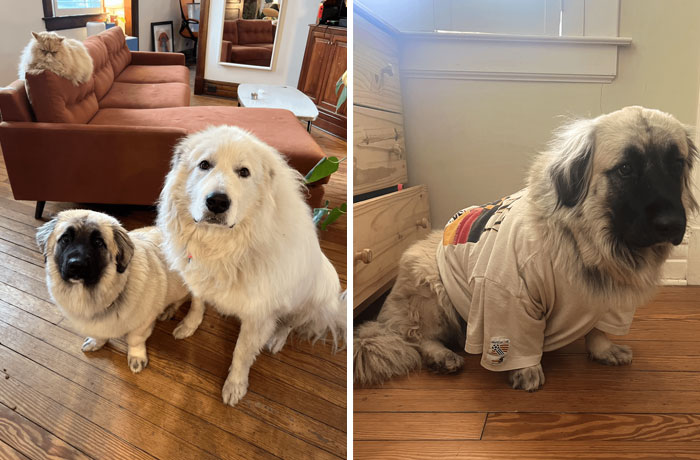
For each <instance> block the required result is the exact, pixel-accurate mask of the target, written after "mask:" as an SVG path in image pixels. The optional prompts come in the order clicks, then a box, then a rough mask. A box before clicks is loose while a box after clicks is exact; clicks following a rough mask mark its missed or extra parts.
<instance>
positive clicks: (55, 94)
mask: <svg viewBox="0 0 700 460" xmlns="http://www.w3.org/2000/svg"><path fill="white" fill-rule="evenodd" d="M25 79H26V80H25V82H26V87H27V95H28V96H29V100H30V101H31V104H32V108H33V109H34V114H35V115H36V120H37V121H43V122H48V123H87V122H88V121H90V119H91V118H92V117H93V116H94V115H95V113H97V110H98V104H97V97H96V96H95V79H94V78H91V79H90V80H88V81H87V82H85V83H83V84H82V85H79V86H74V85H73V83H71V82H70V81H69V80H66V79H65V78H63V77H59V76H58V75H56V74H55V73H53V72H51V71H48V70H45V71H43V72H41V73H39V74H34V75H33V74H27V75H26V76H25Z"/></svg>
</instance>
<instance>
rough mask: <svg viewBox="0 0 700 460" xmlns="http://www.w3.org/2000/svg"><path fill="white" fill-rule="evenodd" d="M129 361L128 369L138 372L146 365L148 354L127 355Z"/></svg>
mask: <svg viewBox="0 0 700 460" xmlns="http://www.w3.org/2000/svg"><path fill="white" fill-rule="evenodd" d="M127 359H128V361H129V369H131V372H133V373H134V374H138V373H139V372H141V371H142V370H144V368H145V367H146V366H147V365H148V356H133V355H129V356H127Z"/></svg>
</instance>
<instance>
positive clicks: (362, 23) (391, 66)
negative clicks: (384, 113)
mask: <svg viewBox="0 0 700 460" xmlns="http://www.w3.org/2000/svg"><path fill="white" fill-rule="evenodd" d="M354 21H355V22H354V35H353V36H354V40H355V42H354V52H353V62H354V69H355V73H354V75H353V83H354V87H353V90H354V103H355V104H358V105H361V106H365V107H374V108H379V109H384V110H389V111H392V112H396V113H401V112H402V111H403V109H402V104H401V79H400V76H399V48H398V44H397V42H396V39H394V38H393V37H392V36H390V35H388V34H387V33H385V32H383V31H381V30H379V29H378V28H377V27H376V26H374V25H372V24H370V23H369V22H368V21H367V20H366V19H364V18H363V17H362V16H357V15H356V16H355V17H354ZM356 110H357V109H356ZM355 113H357V112H355Z"/></svg>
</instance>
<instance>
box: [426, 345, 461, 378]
mask: <svg viewBox="0 0 700 460" xmlns="http://www.w3.org/2000/svg"><path fill="white" fill-rule="evenodd" d="M425 364H426V366H427V367H428V369H430V370H431V371H433V372H437V373H440V374H452V373H454V372H457V371H458V370H460V369H461V368H462V366H464V358H462V357H461V356H459V355H458V354H457V353H455V352H454V351H452V350H445V351H443V352H440V353H438V354H435V355H431V356H430V357H429V358H428V359H427V360H426V363H425Z"/></svg>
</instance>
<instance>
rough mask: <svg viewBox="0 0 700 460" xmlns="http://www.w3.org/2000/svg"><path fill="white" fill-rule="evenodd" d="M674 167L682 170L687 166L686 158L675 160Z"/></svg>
mask: <svg viewBox="0 0 700 460" xmlns="http://www.w3.org/2000/svg"><path fill="white" fill-rule="evenodd" d="M673 167H674V168H676V170H678V171H682V170H683V168H685V159H683V158H678V159H677V160H675V161H674V162H673Z"/></svg>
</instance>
